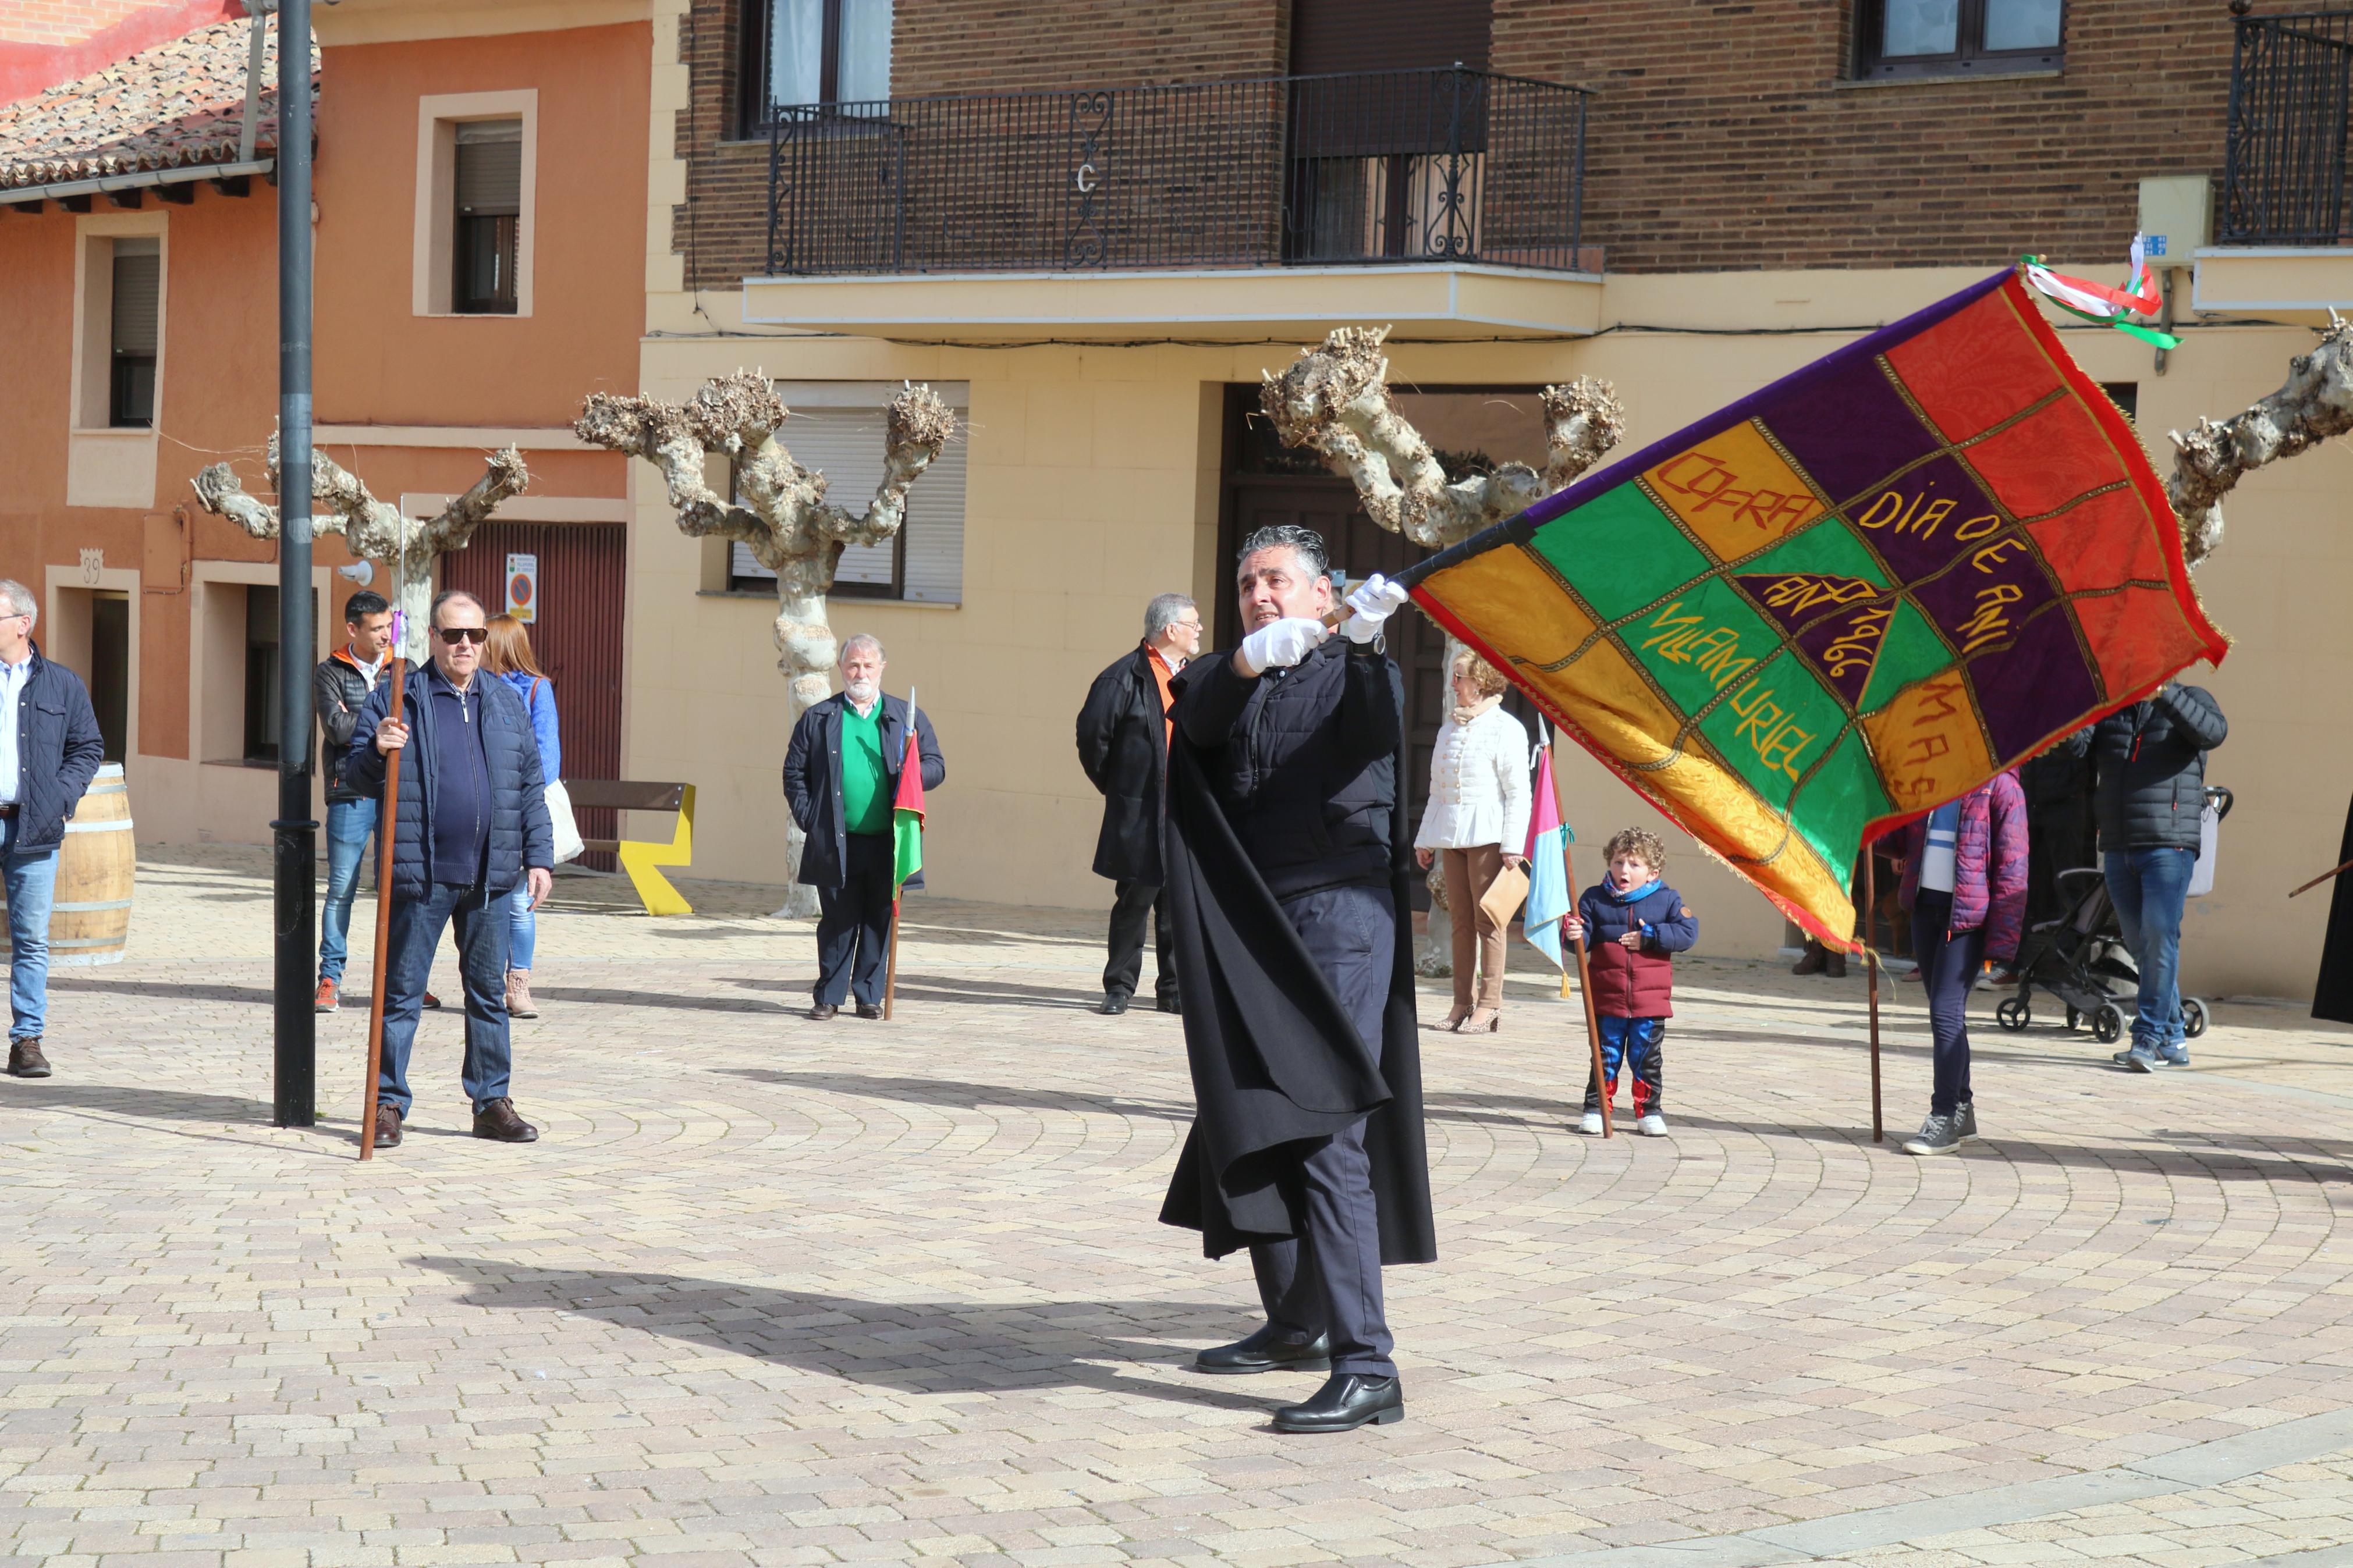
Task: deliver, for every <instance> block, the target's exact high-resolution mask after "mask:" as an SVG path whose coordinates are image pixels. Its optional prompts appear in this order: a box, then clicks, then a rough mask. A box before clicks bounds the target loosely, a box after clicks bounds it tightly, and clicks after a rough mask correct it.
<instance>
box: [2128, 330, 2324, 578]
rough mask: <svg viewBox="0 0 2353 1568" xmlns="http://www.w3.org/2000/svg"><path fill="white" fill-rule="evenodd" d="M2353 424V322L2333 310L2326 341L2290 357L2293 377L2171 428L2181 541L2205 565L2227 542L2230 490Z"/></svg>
mask: <svg viewBox="0 0 2353 1568" xmlns="http://www.w3.org/2000/svg"><path fill="white" fill-rule="evenodd" d="M2348 430H2353V322H2348V321H2339V320H2337V313H2336V312H2335V311H2334V310H2332V311H2330V312H2329V326H2328V330H2327V331H2325V332H2323V333H2322V334H2321V335H2320V343H2319V346H2318V347H2316V348H2315V349H2314V350H2313V351H2312V352H2311V353H2308V354H2299V355H2297V356H2296V357H2295V359H2293V360H2290V361H2289V362H2288V374H2287V381H2286V382H2285V383H2284V384H2283V385H2282V386H2281V387H2280V389H2279V390H2278V391H2277V392H2274V393H2273V394H2272V395H2269V396H2268V397H2265V398H2263V400H2261V401H2260V402H2258V403H2255V404H2253V405H2251V406H2250V407H2248V408H2247V409H2246V410H2245V411H2244V412H2242V413H2239V414H2234V415H2232V416H2231V417H2230V418H2228V419H2225V420H2223V421H2222V422H2221V424H2219V425H2218V424H2216V423H2215V422H2214V421H2213V420H2211V419H2200V420H2199V421H2198V426H2197V428H2196V429H2194V430H2192V431H2190V432H2189V435H2187V436H2184V435H2183V434H2182V433H2181V432H2180V431H2179V430H2175V431H2170V432H2168V434H2169V435H2170V436H2171V437H2172V440H2173V447H2174V453H2173V478H2172V479H2170V480H2169V481H2168V483H2167V485H2166V487H2165V489H2166V495H2167V498H2168V500H2171V501H2172V502H2173V512H2174V515H2175V516H2176V517H2178V518H2179V519H2180V520H2181V542H2182V546H2183V549H2184V552H2185V553H2186V554H2187V556H2188V558H2189V564H2190V565H2192V566H2195V565H2197V564H2198V563H2200V562H2201V561H2204V560H2205V559H2206V558H2207V557H2208V556H2210V555H2211V554H2213V553H2214V552H2215V551H2216V550H2217V549H2218V548H2220V547H2221V542H2222V508H2221V500H2222V497H2223V496H2225V495H2226V494H2228V493H2229V492H2230V490H2231V489H2232V486H2234V485H2236V484H2237V483H2238V482H2239V481H2240V480H2241V479H2243V478H2245V477H2246V476H2247V475H2248V474H2250V473H2252V472H2253V471H2254V470H2255V469H2257V468H2262V467H2263V466H2264V465H2265V464H2267V463H2275V462H2278V461H2279V460H2280V459H2281V458H2293V457H2295V455H2296V454H2297V453H2299V452H2303V451H2306V450H2307V449H2309V448H2311V447H2316V446H2318V445H2319V444H2320V443H2321V442H2323V441H2326V440H2327V439H2328V438H2329V437H2332V436H2342V435H2344V434H2345V433H2346V432H2347V431H2348Z"/></svg>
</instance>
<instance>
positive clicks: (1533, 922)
mask: <svg viewBox="0 0 2353 1568" xmlns="http://www.w3.org/2000/svg"><path fill="white" fill-rule="evenodd" d="M1545 741H1546V743H1545V744H1544V745H1543V746H1542V747H1541V748H1540V749H1539V750H1538V751H1537V752H1536V798H1535V803H1534V804H1535V809H1534V810H1533V811H1531V812H1530V813H1529V814H1528V847H1527V858H1528V907H1527V912H1526V914H1525V916H1523V917H1522V925H1521V930H1522V931H1523V932H1524V934H1525V936H1526V937H1527V939H1528V941H1529V942H1530V943H1531V944H1533V945H1534V946H1535V949H1536V951H1537V952H1541V953H1543V954H1544V955H1545V956H1546V958H1549V959H1551V960H1552V962H1553V965H1554V967H1555V968H1556V969H1558V970H1559V971H1560V972H1561V974H1562V977H1563V979H1564V981H1565V980H1566V979H1567V973H1568V960H1567V956H1566V955H1565V954H1564V953H1563V952H1562V951H1561V943H1560V922H1561V921H1562V920H1564V919H1565V918H1567V914H1568V912H1569V910H1572V909H1574V908H1575V907H1576V903H1577V889H1574V888H1572V887H1570V886H1569V885H1568V872H1567V868H1566V863H1565V862H1564V861H1563V860H1562V858H1561V852H1560V851H1561V846H1562V845H1563V844H1567V843H1574V842H1576V835H1574V834H1572V833H1571V832H1570V831H1569V829H1568V824H1567V823H1566V822H1563V821H1562V820H1561V816H1560V797H1559V796H1558V795H1556V794H1555V793H1554V790H1553V783H1552V745H1551V735H1550V732H1549V731H1546V737H1545Z"/></svg>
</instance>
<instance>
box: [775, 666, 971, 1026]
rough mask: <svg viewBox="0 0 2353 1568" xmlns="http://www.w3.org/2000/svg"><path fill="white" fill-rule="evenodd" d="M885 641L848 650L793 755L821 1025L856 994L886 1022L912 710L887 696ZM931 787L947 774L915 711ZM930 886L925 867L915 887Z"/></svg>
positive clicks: (791, 778) (861, 1008) (789, 793)
mask: <svg viewBox="0 0 2353 1568" xmlns="http://www.w3.org/2000/svg"><path fill="white" fill-rule="evenodd" d="M882 668H883V659H882V645H881V643H880V642H878V641H876V640H875V639H874V638H873V637H869V636H868V635H867V634H866V633H864V632H860V633H858V634H857V635H856V636H854V637H849V638H848V639H846V640H845V641H844V642H843V643H842V645H841V694H840V695H839V696H838V697H828V698H827V699H826V700H824V701H822V702H820V703H818V704H817V706H815V707H814V708H811V709H810V710H808V711H807V712H806V713H804V714H802V715H801V721H800V722H799V723H797V724H796V725H794V726H793V739H792V744H791V745H790V746H789V747H787V748H786V752H785V799H786V803H787V804H789V805H791V806H792V809H793V820H794V821H795V822H797V823H798V824H800V828H801V831H802V832H803V833H804V834H806V835H807V840H806V841H805V842H804V843H803V844H802V846H801V874H800V879H801V880H802V881H804V882H806V883H807V884H808V885H809V886H810V887H813V888H815V889H817V899H818V911H819V912H818V922H817V963H818V976H817V994H816V995H815V996H814V997H813V998H811V1000H812V1002H813V1004H814V1005H812V1006H811V1007H810V1008H809V1011H808V1016H810V1017H811V1018H813V1019H816V1020H817V1021H818V1022H819V1023H823V1022H824V1021H825V1020H826V1019H828V1018H830V1017H832V1016H834V1015H835V1014H837V1013H839V1012H840V1011H841V1004H842V1000H843V999H844V998H845V997H849V996H855V997H856V998H857V1000H858V1016H860V1017H861V1018H879V1017H881V1016H882V972H883V965H884V963H885V962H886V961H887V960H888V958H889V957H890V948H891V900H892V892H893V890H894V889H892V886H891V814H892V802H893V801H895V800H896V799H897V798H898V794H899V773H900V771H901V769H902V767H904V766H905V764H906V761H907V725H908V721H909V717H910V716H909V714H908V711H907V704H906V703H905V701H904V700H902V699H899V698H896V697H885V696H883V695H882ZM913 722H914V727H915V749H916V752H917V753H918V755H919V756H920V757H921V759H922V766H923V788H924V789H925V791H927V792H928V791H931V790H935V789H937V788H939V787H940V784H941V781H943V780H944V779H945V778H946V777H947V776H948V769H947V763H944V762H943V761H941V759H940V743H939V742H938V741H937V740H936V739H935V738H934V736H933V734H932V723H931V721H930V720H928V719H926V718H924V717H923V715H922V714H921V713H917V714H914V715H913ZM907 886H908V887H910V888H920V887H922V886H923V873H922V872H921V871H918V872H916V873H915V874H914V875H913V876H912V877H910V878H908V879H907Z"/></svg>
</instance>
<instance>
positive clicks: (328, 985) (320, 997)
mask: <svg viewBox="0 0 2353 1568" xmlns="http://www.w3.org/2000/svg"><path fill="white" fill-rule="evenodd" d="M342 1005H343V986H342V984H341V983H339V982H337V981H333V980H330V979H328V978H327V977H326V976H325V975H323V974H322V975H321V976H319V994H317V995H316V996H313V997H311V1008H312V1010H314V1011H316V1012H321V1013H332V1012H333V1011H334V1010H335V1009H336V1008H338V1007H340V1006H342Z"/></svg>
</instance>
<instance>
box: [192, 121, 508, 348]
mask: <svg viewBox="0 0 2353 1568" xmlns="http://www.w3.org/2000/svg"><path fill="white" fill-rule="evenodd" d="M470 120H520V121H522V192H521V193H520V194H521V195H522V203H521V206H522V211H521V212H520V213H519V214H518V215H517V216H516V218H515V308H514V314H512V315H508V314H506V313H505V312H503V311H500V312H489V311H473V310H465V311H460V310H453V309H451V305H452V302H453V297H454V290H453V289H452V288H451V269H452V268H454V267H455V266H456V245H457V227H458V225H457V201H458V127H459V124H460V123H462V122H463V121H470ZM538 193H539V89H537V88H535V87H523V88H514V89H509V90H506V91H501V92H443V93H427V94H423V95H420V96H419V97H418V99H417V225H416V233H415V235H414V236H413V247H414V250H413V270H412V273H411V277H410V299H409V309H410V312H411V313H412V314H414V315H418V316H450V317H455V318H457V319H458V320H460V321H519V320H522V319H523V318H525V317H528V316H529V315H530V314H531V312H532V273H533V267H532V251H533V245H534V243H535V242H536V240H537V237H538V233H539V222H538V213H537V207H538ZM158 374H160V372H159V373H158Z"/></svg>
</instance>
